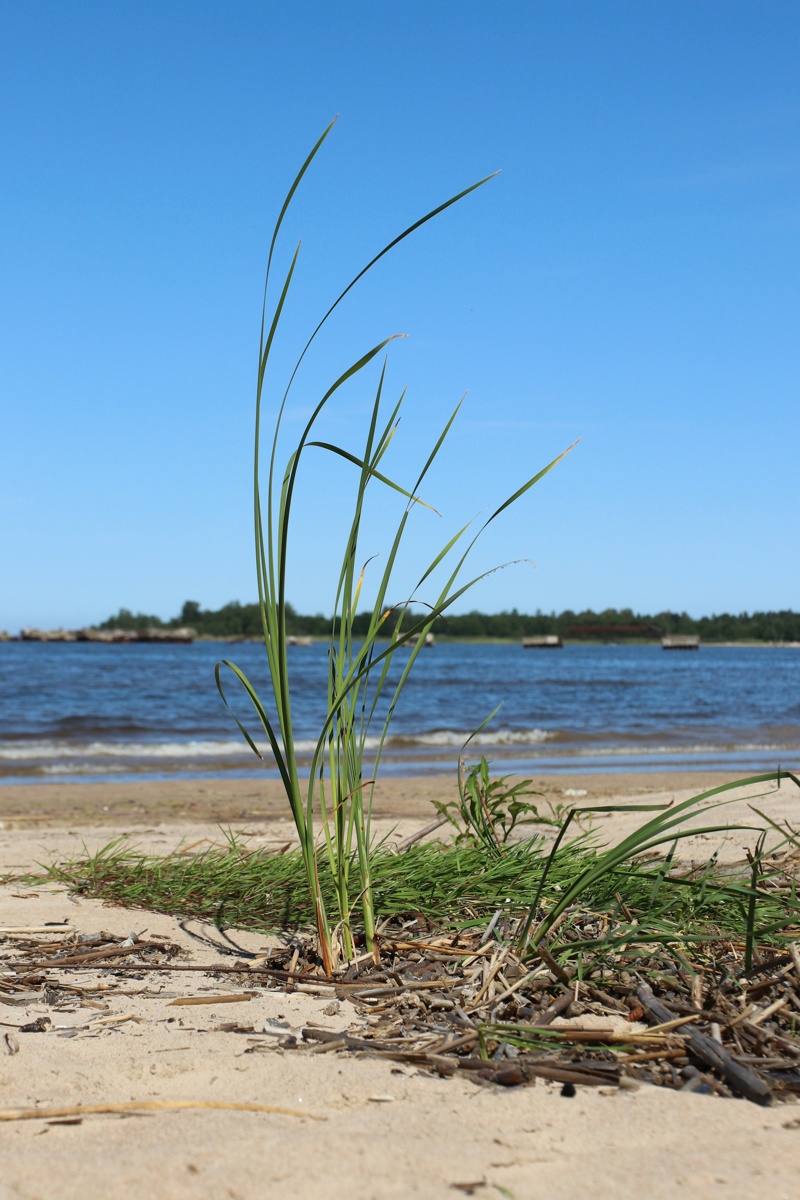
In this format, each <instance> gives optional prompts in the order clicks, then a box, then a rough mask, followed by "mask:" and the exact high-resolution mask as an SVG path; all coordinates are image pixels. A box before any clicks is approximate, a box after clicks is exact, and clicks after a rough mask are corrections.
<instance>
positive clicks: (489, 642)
mask: <svg viewBox="0 0 800 1200" xmlns="http://www.w3.org/2000/svg"><path fill="white" fill-rule="evenodd" d="M306 636H307V638H308V641H307V642H306V641H305V638H306ZM192 640H193V641H195V642H206V643H208V642H217V643H219V644H220V645H224V646H236V645H242V644H243V643H247V644H249V645H257V644H259V643H260V642H262V641H263V638H262V637H260V636H257V635H254V636H245V637H242V636H236V635H229V636H227V637H226V636H223V635H222V634H210V633H199V634H197V635H196V636H195V637H194V639H192ZM327 640H328V639H327V638H325V637H323V636H322V635H312V634H309V635H304V642H305V644H307V645H312V644H313V645H322V644H325V643H327ZM376 640H377V641H378V642H380V643H381V644H384V643H385V644H388V642H389V638H377V639H376ZM562 640H563V645H564V646H597V647H603V646H660V645H661V639H660V638H621V639H619V640H611V639H609V640H607V641H606V640H603V639H601V638H570V637H566V638H563V639H562ZM184 641H185V644H186V645H191V640H189V639H183V638H170V637H163V638H140V639H130V640H128V641H124V642H120V643H114V642H110V641H101V640H100V639H97V640H94V639H91V640H90V639H86V640H81V639H72V638H71V639H58V638H53V639H46V638H42V639H26V638H22V637H20V636H19V635H7V636H5V637H0V645H3V644H7V643H8V644H15V645H36V646H41V645H50V646H55V645H59V646H74V645H81V646H89V645H101V646H108V645H115V644H120V645H127V646H130V645H141V646H146V645H177V644H182V643H184ZM521 643H522V638H521V637H448V636H447V635H446V634H441V633H439V634H437V635H436V641H435V645H437V646H521ZM700 645H701V647H702V649H704V650H708V649H714V648H735V647H760V648H763V649H767V650H775V649H777V650H800V641H766V640H764V639H761V638H741V639H738V640H735V641H716V640H711V639H709V640H703V641H701V642H700Z"/></svg>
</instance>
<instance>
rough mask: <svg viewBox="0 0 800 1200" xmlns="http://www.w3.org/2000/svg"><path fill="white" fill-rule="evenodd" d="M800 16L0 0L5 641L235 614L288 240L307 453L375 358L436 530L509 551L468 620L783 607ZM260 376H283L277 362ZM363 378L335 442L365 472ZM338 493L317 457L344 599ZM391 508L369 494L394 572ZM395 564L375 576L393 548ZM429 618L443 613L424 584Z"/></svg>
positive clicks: (793, 506)
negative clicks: (300, 179)
mask: <svg viewBox="0 0 800 1200" xmlns="http://www.w3.org/2000/svg"><path fill="white" fill-rule="evenodd" d="M799 43H800V8H798V6H797V5H796V4H795V3H780V2H772V3H769V4H754V3H753V4H741V3H737V2H735V0H725V2H723V3H713V2H706V3H702V4H700V3H697V2H692V3H681V2H676V0H673V2H671V3H644V4H643V3H641V2H635V3H623V2H619V3H610V2H604V3H590V2H582V0H577V2H574V3H570V4H563V3H555V2H553V3H536V2H531V0H527V2H526V3H496V4H492V5H487V4H485V3H476V2H474V0H459V2H458V3H455V2H452V3H444V2H440V3H434V4H431V3H430V2H425V3H420V2H416V0H412V2H406V3H404V4H402V5H391V4H387V3H383V4H376V3H374V2H371V3H362V2H358V0H357V2H354V3H353V2H351V3H348V4H344V5H343V4H333V3H329V2H314V0H310V2H307V3H303V4H279V3H268V2H264V0H262V2H260V3H253V2H251V0H239V2H237V3H235V4H234V3H226V4H223V3H206V2H203V0H194V2H192V3H182V2H175V0H173V2H169V0H168V2H166V3H164V2H159V3H150V2H148V0H138V2H137V3H125V2H122V0H118V2H116V3H114V4H113V5H110V4H107V3H87V2H83V3H81V2H76V3H72V4H64V3H43V2H39V0H31V2H30V3H20V2H17V3H8V2H4V3H2V4H0V98H1V99H0V102H1V103H2V121H1V122H0V140H1V141H2V153H1V154H0V170H2V173H3V179H2V188H1V189H0V206H1V208H2V228H3V235H2V243H0V310H1V311H0V319H1V321H2V329H3V336H2V339H0V341H1V344H0V448H1V451H2V472H0V555H1V556H2V570H1V571H0V628H7V629H11V630H14V629H17V628H18V627H19V626H20V625H24V624H39V625H56V624H62V623H63V624H66V625H68V626H77V625H81V624H85V623H88V622H92V621H96V620H100V619H103V618H104V617H106V616H107V615H109V613H111V612H113V611H116V609H117V608H118V607H120V606H121V605H125V606H127V607H131V608H133V609H136V610H142V611H146V612H155V613H159V614H161V615H163V616H169V615H172V614H174V613H175V612H177V611H178V610H179V608H180V605H181V603H182V602H183V600H185V599H186V598H189V597H191V598H193V599H196V600H198V601H200V602H201V603H202V604H203V605H204V606H214V607H216V606H217V605H219V604H222V603H224V602H225V601H227V600H229V599H234V598H238V599H241V600H246V599H251V598H253V596H254V595H255V579H254V567H253V561H252V560H253V554H252V534H251V477H250V470H251V465H250V464H251V456H252V445H251V444H252V420H253V398H254V379H255V361H256V350H257V338H258V323H259V308H260V292H261V286H262V280H263V270H264V266H265V260H266V252H267V248H268V244H269V236H270V233H271V228H272V223H273V221H274V218H275V216H276V214H277V211H278V209H279V207H280V204H281V202H282V200H283V196H284V194H285V192H286V189H287V187H288V185H289V183H290V182H291V179H292V178H293V176H294V173H295V171H296V169H297V167H298V166H299V164H300V162H301V161H302V159H303V158H304V156H305V154H306V153H307V151H308V149H309V148H310V147H311V145H312V144H313V143H314V141H315V140H316V138H317V136H318V135H319V134H320V132H321V131H322V129H323V128H324V127H325V125H326V124H327V123H328V121H329V120H330V119H331V117H332V116H333V115H334V114H336V113H339V114H341V115H340V119H339V121H338V123H337V126H336V128H335V129H334V131H333V133H332V135H331V137H330V138H329V139H328V141H327V143H326V144H325V146H324V148H323V151H322V152H321V153H320V155H319V157H318V159H317V162H316V164H315V166H314V169H313V171H312V173H311V174H310V175H309V176H308V177H307V178H306V180H305V181H304V184H303V187H302V189H301V192H300V193H299V194H298V197H297V203H296V205H295V207H294V209H293V210H292V212H291V214H290V216H289V218H288V220H287V224H286V236H285V240H284V242H283V245H282V250H281V253H280V264H282V265H284V266H285V265H286V263H287V262H288V260H289V256H290V254H291V252H292V250H293V248H294V244H295V242H296V241H297V240H298V239H299V238H302V249H301V257H300V264H299V268H298V274H297V277H296V283H295V285H294V287H293V294H292V297H291V300H290V304H289V307H288V310H287V314H286V321H285V325H284V329H283V334H282V339H281V343H280V345H279V347H278V352H277V359H278V364H277V365H278V366H279V367H280V369H281V370H285V369H286V368H287V366H288V365H289V363H290V361H291V358H292V354H293V352H294V353H296V352H297V351H298V350H299V348H300V347H301V346H302V343H303V340H304V334H307V333H308V332H309V331H310V329H311V328H313V326H314V324H316V321H317V319H318V317H319V316H320V315H321V314H322V312H324V310H325V308H326V307H327V304H328V303H329V302H330V300H332V299H333V298H334V297H335V295H336V294H337V293H338V290H339V289H340V288H341V286H343V284H344V283H346V282H347V281H348V279H349V278H350V277H351V276H352V275H353V274H354V273H355V272H356V271H357V270H358V269H359V268H360V267H361V266H362V265H363V264H364V263H365V262H366V261H367V260H368V259H369V258H370V257H371V256H372V254H374V253H375V252H376V251H377V250H378V249H380V247H381V246H382V245H383V244H384V243H385V242H386V241H388V240H389V239H390V238H391V237H392V236H394V235H395V234H396V233H397V232H398V231H399V230H401V229H402V228H404V227H405V226H406V225H407V224H409V223H410V222H411V221H412V220H414V219H415V218H416V217H418V216H420V215H421V214H422V213H424V212H425V211H427V210H428V209H430V208H431V207H433V206H434V205H435V204H436V203H438V202H440V201H441V200H443V199H446V198H447V197H448V196H450V195H451V194H453V193H455V192H456V191H458V190H460V189H461V188H462V187H464V186H466V185H467V184H469V183H471V182H473V181H474V180H476V179H478V178H480V177H482V176H484V175H486V174H488V173H489V172H491V171H494V170H497V169H501V170H502V174H501V175H500V176H499V177H498V178H497V179H495V180H493V181H492V182H491V183H490V184H488V185H487V186H486V187H484V188H482V189H481V190H480V191H479V192H478V193H476V194H475V195H473V196H470V197H468V198H467V199H466V200H465V201H464V202H463V203H462V204H461V205H459V206H458V207H457V208H455V209H453V210H451V211H449V212H448V213H446V214H444V215H443V216H442V217H441V218H439V219H438V220H437V221H435V222H432V223H431V224H430V225H428V226H427V227H426V228H425V229H424V230H423V231H422V232H421V233H420V234H419V235H418V236H417V237H416V238H415V239H412V240H409V241H408V242H406V243H404V244H403V245H402V246H401V247H400V248H399V249H398V250H397V251H396V252H395V253H394V254H393V255H392V256H390V257H389V258H387V259H386V260H384V262H383V263H382V264H381V265H380V267H379V268H377V269H376V270H375V272H373V274H372V275H371V276H370V277H369V278H368V280H366V281H365V285H364V286H363V288H362V289H361V290H360V291H359V292H356V293H354V294H353V295H352V296H351V297H350V298H348V301H347V302H346V303H345V304H344V305H343V306H342V307H341V309H340V310H338V311H337V314H336V317H335V319H334V320H333V321H332V322H331V325H330V328H329V330H328V331H327V332H326V334H325V336H324V337H322V338H321V339H320V341H319V344H318V346H317V348H316V351H315V354H314V356H313V358H312V360H311V361H310V362H309V364H308V369H307V370H305V371H304V373H303V374H302V376H301V377H300V379H299V380H298V388H297V391H296V393H295V400H294V407H293V409H292V412H291V415H290V419H289V422H288V431H289V432H290V433H291V432H292V431H293V430H297V429H299V422H300V420H301V419H302V417H303V416H305V414H307V412H308V411H309V408H310V406H311V405H312V404H313V403H314V402H315V401H316V399H317V398H318V395H319V393H320V389H323V388H324V387H325V386H326V385H327V384H328V383H329V382H330V381H331V380H332V379H333V378H335V377H336V375H338V373H339V372H340V371H341V370H342V369H344V368H345V367H346V366H348V365H349V363H350V362H352V361H353V360H354V359H355V358H357V357H358V356H359V354H361V353H362V352H363V351H364V350H365V349H367V348H368V347H369V346H371V345H372V344H374V343H375V342H377V341H378V340H379V339H380V338H382V337H384V336H387V335H389V334H392V333H399V332H403V333H406V334H407V335H408V337H407V339H405V340H403V341H398V342H395V343H394V344H393V346H392V347H391V351H390V357H389V367H388V383H389V393H390V394H391V395H392V396H394V395H396V394H399V392H400V390H401V389H402V388H403V387H405V386H407V387H408V396H407V401H406V406H405V410H404V414H405V415H404V417H403V420H402V422H401V425H400V428H399V430H398V434H397V437H396V439H395V444H394V445H393V447H392V451H391V458H390V460H389V465H390V467H391V471H392V473H393V475H394V476H395V477H396V478H398V479H399V480H400V481H401V482H406V483H411V482H412V481H413V478H414V470H415V467H416V466H417V464H418V463H419V462H420V461H421V460H422V459H423V458H424V457H425V456H426V453H427V448H428V446H429V444H430V442H431V441H432V440H433V439H434V438H435V437H436V435H437V433H438V429H439V427H440V426H441V424H443V422H444V421H445V420H446V418H447V416H448V415H449V412H450V411H451V409H452V407H453V406H454V405H455V403H456V402H457V401H458V399H459V398H460V396H461V395H462V394H463V393H464V392H465V391H467V392H468V395H467V399H466V402H465V404H464V408H463V410H462V414H461V418H460V420H459V422H458V424H457V426H456V428H455V429H454V431H453V433H452V434H451V437H450V439H449V441H448V444H447V445H446V447H445V449H444V450H443V452H442V455H441V458H440V461H439V462H438V464H437V466H436V469H435V470H434V471H433V472H432V473H431V476H430V478H429V480H428V482H427V486H426V488H425V489H424V492H423V495H424V496H425V499H426V500H429V501H430V502H431V503H432V504H434V505H435V506H436V508H437V509H438V510H440V512H441V513H442V517H441V519H439V518H437V517H435V516H432V515H430V514H426V513H423V512H421V511H420V512H418V513H417V514H415V522H414V524H413V526H412V530H411V538H410V540H409V544H408V546H407V548H406V553H405V555H404V558H403V560H402V563H401V573H400V577H399V578H398V584H397V587H398V592H399V595H398V598H402V592H403V590H404V588H405V587H406V586H408V584H407V582H406V581H407V580H408V581H410V580H411V579H412V577H413V575H414V572H415V570H417V569H418V568H419V567H420V566H421V565H422V564H423V561H424V560H425V559H426V556H430V555H431V554H432V553H433V552H434V550H435V547H436V546H437V545H438V544H439V543H440V542H441V541H443V540H445V539H446V538H447V537H448V536H449V534H450V533H451V532H452V531H453V530H454V529H455V528H457V527H458V526H459V525H460V524H461V523H462V522H463V521H464V520H466V519H468V518H469V517H472V516H474V515H475V514H476V513H478V512H480V511H481V510H484V509H485V508H486V507H487V506H491V505H494V504H496V503H498V502H499V501H500V500H502V499H503V498H504V496H505V494H506V493H507V492H508V491H510V490H511V489H512V488H513V487H514V486H515V485H516V484H517V483H519V482H521V481H522V480H524V479H525V478H526V477H528V476H529V475H531V474H533V473H534V471H536V470H537V469H538V468H539V467H540V466H542V465H544V464H545V463H546V462H548V461H549V460H550V459H551V458H553V457H554V456H555V455H556V454H558V453H559V452H560V451H561V450H563V449H564V448H565V447H566V446H567V445H569V444H570V443H571V442H573V441H574V440H575V439H576V438H578V437H580V438H581V439H582V440H581V442H580V443H579V445H578V446H577V448H576V449H575V451H574V452H573V453H572V454H571V455H570V456H569V457H568V459H567V460H566V461H564V462H563V463H562V464H560V465H559V467H558V468H557V470H555V471H554V472H553V473H551V475H549V476H548V477H547V478H546V479H545V480H544V481H543V482H542V483H541V484H539V485H538V486H537V488H536V489H534V491H533V492H532V493H531V494H530V495H529V496H528V497H527V498H526V499H524V500H523V501H522V502H521V503H520V504H519V506H518V507H517V508H516V509H514V510H512V511H510V512H509V513H508V514H506V516H505V518H504V520H503V521H502V522H498V524H497V527H496V528H494V527H493V529H492V531H491V532H490V534H489V536H488V537H487V538H486V541H485V543H483V544H482V545H481V546H480V548H479V551H478V553H477V555H476V559H475V567H476V569H480V568H485V567H487V566H489V565H491V564H492V563H496V562H502V561H505V560H507V559H519V558H527V559H531V560H533V561H534V562H535V564H536V570H535V571H533V570H532V569H531V568H530V566H526V565H522V566H517V567H513V568H510V569H509V570H506V571H504V572H501V573H499V574H496V575H493V576H492V577H491V578H490V579H489V580H487V581H486V582H485V583H483V584H482V585H480V587H479V588H478V589H476V591H475V592H474V593H472V596H471V599H468V600H467V601H466V602H462V603H461V605H460V608H461V609H464V608H468V607H473V606H475V607H480V608H483V609H485V610H490V611H492V610H494V611H496V610H499V609H502V608H506V607H512V606H516V607H518V608H520V609H522V610H525V611H533V610H535V609H537V608H541V609H544V610H545V611H549V610H551V609H562V608H566V607H570V608H575V609H579V608H583V607H594V608H598V609H599V608H603V607H606V606H620V607H621V606H631V607H633V608H635V609H637V610H640V611H655V610H659V609H664V608H672V609H687V610H688V611H690V612H692V613H694V614H695V615H699V614H701V613H710V612H720V611H723V610H728V611H731V610H732V611H737V612H738V611H743V610H753V609H766V608H789V607H794V608H797V605H798V585H800V565H799V560H798V555H797V550H796V526H797V515H798V503H797V482H796V465H795V447H796V443H797V430H798V415H797V414H798V407H799V406H798V402H797V397H798V383H799V382H800V349H799V347H800V339H798V336H797V327H798V321H797V318H798V243H799V242H800V204H799V202H798V179H799V178H800V140H799V138H798V135H799V134H800V83H799V82H798V73H797V62H798V51H799V50H800V44H799ZM277 378H278V376H276V379H277ZM374 385H375V376H374V375H373V376H371V377H369V378H368V379H367V378H366V377H365V378H364V380H363V383H360V384H359V385H358V386H354V387H352V388H351V389H349V390H347V391H346V392H345V393H343V394H342V396H341V398H340V400H339V402H337V405H336V406H335V409H334V410H333V411H331V412H330V414H329V416H328V418H327V420H326V422H325V425H324V428H323V430H321V432H323V433H325V434H326V435H328V436H330V437H331V438H332V439H333V438H335V439H336V440H339V441H341V442H342V443H343V444H345V445H348V446H350V447H351V448H353V449H357V448H358V446H359V444H360V442H361V441H362V440H363V437H364V431H365V420H366V419H367V416H368V413H369V406H370V403H371V389H372V388H373V387H374ZM352 482H353V478H352V474H351V473H348V471H346V470H345V469H343V468H342V467H340V466H336V465H335V464H333V463H326V462H325V461H324V460H323V458H322V457H317V458H316V459H313V460H312V459H311V458H310V457H309V460H308V465H307V469H306V470H305V472H304V474H303V479H302V494H301V498H300V501H299V503H298V508H297V514H296V522H295V527H294V530H293V536H294V539H295V540H294V546H295V553H294V554H293V557H292V575H291V583H290V593H291V598H292V600H293V601H294V603H295V605H296V606H297V607H298V608H300V609H301V610H304V611H324V612H328V611H330V608H331V604H332V599H333V587H334V581H335V571H336V566H337V563H338V554H337V552H338V549H339V547H340V544H341V535H342V526H343V521H344V519H345V516H346V513H347V501H348V497H349V496H350V494H351V492H350V489H351V486H352ZM396 515H397V514H396V507H395V506H393V505H392V504H391V503H390V502H389V501H388V500H387V498H386V497H385V496H382V495H377V496H376V505H375V508H374V511H373V512H372V514H371V515H370V517H369V519H368V521H367V523H366V527H365V530H364V537H363V539H362V544H363V550H364V557H365V558H366V557H367V556H368V555H370V554H378V555H380V554H381V552H382V551H385V549H386V544H387V529H388V523H389V521H390V520H393V519H394V518H395V517H396ZM378 562H380V559H379V560H378ZM423 597H424V593H423Z"/></svg>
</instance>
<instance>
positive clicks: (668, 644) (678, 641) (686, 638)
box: [661, 633, 700, 650]
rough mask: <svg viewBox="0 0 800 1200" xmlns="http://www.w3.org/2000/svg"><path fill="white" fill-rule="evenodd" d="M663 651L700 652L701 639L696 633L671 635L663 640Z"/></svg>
mask: <svg viewBox="0 0 800 1200" xmlns="http://www.w3.org/2000/svg"><path fill="white" fill-rule="evenodd" d="M661 648H662V650H699V649H700V638H699V636H698V635H697V634H696V633H670V634H668V635H667V636H666V637H663V638H662V639H661Z"/></svg>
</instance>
